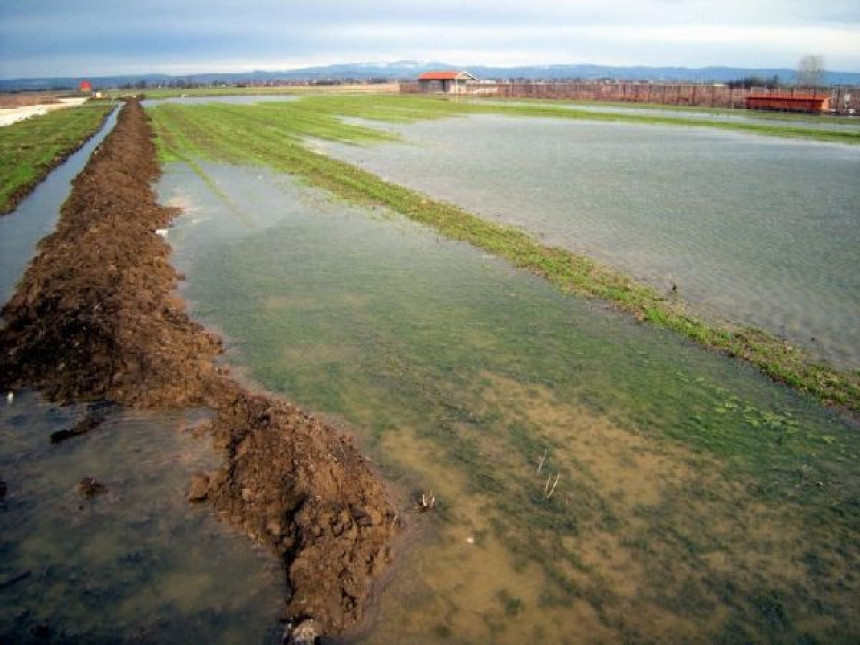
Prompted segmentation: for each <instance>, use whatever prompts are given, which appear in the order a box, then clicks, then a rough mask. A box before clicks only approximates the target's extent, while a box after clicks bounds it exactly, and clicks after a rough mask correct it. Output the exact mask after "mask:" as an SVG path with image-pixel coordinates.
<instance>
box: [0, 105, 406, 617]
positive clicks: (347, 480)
mask: <svg viewBox="0 0 860 645" xmlns="http://www.w3.org/2000/svg"><path fill="white" fill-rule="evenodd" d="M159 172H160V170H159V167H158V165H157V163H156V161H155V147H154V143H153V135H152V129H151V126H150V124H149V121H148V119H147V117H146V115H145V112H144V110H143V108H142V107H141V106H140V104H139V103H138V102H136V101H130V102H128V103H127V104H126V105H125V106H124V107H123V109H122V111H121V113H120V115H119V119H118V121H117V125H116V127H115V128H114V130H113V132H111V134H110V135H108V137H107V138H106V139H105V141H104V142H103V143H102V144H101V145H100V146H99V147H98V148H97V149H96V151H95V152H94V153H93V156H92V158H91V159H90V162H89V163H88V165H87V167H86V168H85V169H84V171H83V172H82V173H81V174H80V175H79V176H78V177H77V178H76V179H75V181H74V183H73V187H72V193H71V195H70V197H69V199H68V200H67V202H66V203H65V204H64V205H63V208H62V212H61V216H60V220H59V223H58V226H57V230H56V231H55V232H54V233H52V234H51V235H49V236H47V237H46V238H44V239H43V240H42V241H41V242H40V244H39V249H38V254H37V256H36V258H35V259H34V260H33V262H32V263H31V265H30V267H29V268H28V269H27V271H26V273H25V275H24V277H23V278H22V280H21V282H20V284H19V286H18V290H17V291H16V293H15V294H14V295H13V297H12V298H11V299H10V301H9V302H8V303H7V304H6V305H5V306H4V307H3V309H2V311H0V315H2V318H3V323H4V324H3V327H2V329H0V347H2V348H3V349H2V352H0V388H2V389H3V390H15V389H22V388H30V389H37V390H40V391H41V392H43V393H44V394H46V395H47V396H49V397H50V398H51V399H53V400H55V401H58V402H88V401H111V402H114V403H118V404H121V405H126V406H132V407H139V408H166V407H182V406H207V407H209V408H211V409H212V410H213V411H214V419H213V422H212V425H211V432H212V433H213V435H214V438H215V441H216V444H217V445H218V446H219V447H220V448H222V449H223V451H224V455H225V459H224V464H223V466H222V467H221V468H220V469H219V470H217V471H216V472H213V473H209V474H208V476H209V482H208V490H207V491H205V493H206V494H205V498H206V499H208V500H209V502H210V503H212V504H213V505H214V507H215V508H216V509H217V510H218V512H219V514H220V515H221V516H222V517H224V518H225V519H227V520H228V521H230V522H232V523H233V524H236V525H238V526H240V527H242V528H243V529H244V530H245V531H246V532H247V533H248V534H249V535H251V536H253V537H254V538H255V539H257V540H259V541H260V542H263V543H265V544H267V545H268V546H270V547H271V548H272V549H274V550H275V551H276V552H277V554H278V555H279V557H280V558H281V560H282V562H283V565H284V568H285V571H286V575H287V578H288V582H289V587H290V591H291V595H290V597H289V599H288V602H287V608H286V617H287V618H289V619H291V620H294V621H298V620H300V619H304V618H313V619H315V620H316V621H317V622H318V623H319V624H320V626H321V629H322V630H323V631H324V632H325V633H335V632H340V631H342V630H344V629H346V628H347V627H349V626H351V625H352V624H354V623H355V622H357V621H358V620H359V619H360V618H361V615H362V608H363V604H364V603H365V601H366V600H367V598H368V596H369V592H370V585H371V581H372V578H373V575H374V574H375V573H376V572H377V571H378V569H379V568H380V567H381V566H382V565H383V564H384V563H385V562H386V561H387V560H388V559H389V553H390V552H389V549H388V543H389V541H390V539H391V537H392V534H393V533H394V531H395V530H396V526H395V525H396V522H395V517H396V515H395V513H394V509H393V507H392V505H391V503H390V501H389V498H388V496H387V493H386V490H385V488H384V485H383V483H382V482H381V480H380V479H379V478H378V477H377V475H376V474H375V473H374V472H373V471H372V469H371V468H370V466H369V464H368V462H367V461H366V460H365V459H364V458H363V457H362V456H361V454H360V453H359V451H358V450H357V449H356V447H355V446H354V445H353V444H352V442H351V441H350V440H349V439H348V438H345V437H343V436H341V435H339V434H338V433H337V432H336V431H335V430H334V429H333V428H331V427H329V426H327V425H325V424H323V423H322V422H320V421H319V420H317V419H315V418H314V417H312V416H310V415H308V414H305V413H304V412H302V411H301V410H300V409H298V408H297V407H295V406H293V405H291V404H289V403H287V402H285V401H282V400H280V399H278V398H276V397H274V396H270V395H266V394H259V393H252V392H249V391H247V390H245V389H243V388H242V387H241V386H240V385H239V384H237V383H236V382H235V381H234V380H233V379H231V378H230V377H229V375H228V374H227V370H226V369H224V368H222V367H218V366H217V365H216V363H215V359H216V357H217V356H218V354H219V353H221V351H222V345H221V342H220V340H219V339H218V338H217V337H216V336H215V335H214V334H212V333H210V332H207V331H206V330H205V329H204V328H203V327H202V326H201V325H199V324H197V323H195V322H194V321H192V320H191V319H190V318H189V317H188V315H187V313H186V310H185V306H184V303H183V302H182V301H181V300H180V299H179V298H178V297H177V296H176V295H175V288H176V285H177V283H178V281H179V280H180V276H179V274H178V273H177V272H176V271H175V270H174V268H173V267H172V266H171V265H170V263H169V255H170V247H169V245H168V244H167V243H166V242H165V241H164V239H163V238H162V237H161V236H159V235H158V234H157V232H156V231H157V230H158V229H163V228H166V227H167V226H169V223H170V221H171V220H172V219H173V218H174V217H175V216H176V215H177V214H178V211H177V210H176V209H169V208H165V207H162V206H160V205H159V204H158V203H157V201H156V197H155V193H154V191H153V190H152V186H151V184H152V182H153V181H154V180H155V179H156V178H157V177H158V175H159ZM199 496H200V494H199V491H198V497H199Z"/></svg>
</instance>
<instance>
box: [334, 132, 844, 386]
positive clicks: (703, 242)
mask: <svg viewBox="0 0 860 645" xmlns="http://www.w3.org/2000/svg"><path fill="white" fill-rule="evenodd" d="M387 128H390V129H392V130H394V131H397V132H400V133H401V134H402V135H403V138H404V142H400V143H378V144H375V145H373V146H364V147H356V146H348V145H342V144H335V143H326V142H318V143H317V145H319V146H321V147H322V148H323V149H324V150H326V151H327V152H328V153H329V154H332V155H334V156H336V157H338V158H342V159H344V160H346V161H349V162H351V163H356V164H358V165H359V166H361V167H363V168H366V169H368V170H370V171H372V172H374V173H376V174H378V175H381V176H382V177H384V178H386V179H388V180H391V181H393V182H396V183H398V184H402V185H405V186H408V187H410V188H413V189H417V190H420V191H422V192H425V193H427V194H428V195H431V196H432V197H434V198H438V199H443V200H446V201H450V202H453V203H456V204H458V205H461V206H463V207H465V208H467V209H469V210H471V211H473V212H475V213H478V214H480V215H481V216H483V217H488V218H491V219H494V220H499V221H502V222H504V223H507V224H510V225H513V226H515V227H519V228H522V229H524V230H526V231H528V232H530V233H531V234H533V235H536V236H538V237H539V238H540V239H542V240H544V241H545V242H547V243H549V244H553V245H560V246H564V247H567V248H570V249H572V250H573V251H576V252H579V253H582V254H585V255H588V256H591V257H595V258H596V259H598V260H600V261H602V262H604V263H606V264H609V265H611V266H617V267H619V268H621V269H622V270H623V271H625V272H627V273H629V274H631V275H633V276H635V277H637V278H639V279H640V280H643V281H645V282H647V283H649V284H652V285H654V286H655V287H656V288H657V289H659V290H660V291H661V292H667V293H668V292H669V291H670V289H671V287H672V285H673V284H675V285H677V288H678V292H679V293H680V295H681V296H682V297H683V298H685V299H686V300H687V301H689V302H691V303H693V304H694V305H696V306H697V307H698V308H699V309H701V310H702V311H703V312H704V313H705V315H716V316H719V317H722V318H728V319H729V320H733V321H740V322H743V323H748V324H752V325H754V326H757V327H761V328H764V329H767V330H769V331H771V332H773V333H776V334H779V335H782V336H786V337H788V338H789V339H791V340H793V341H795V342H797V343H799V344H801V345H803V346H804V347H805V348H806V349H808V350H809V351H810V352H811V353H812V354H813V355H814V356H816V357H819V358H822V359H825V360H829V361H831V362H832V363H833V364H834V365H836V366H838V367H841V368H848V369H851V368H856V367H858V366H860V326H858V325H857V324H856V320H857V319H858V317H860V296H858V294H860V274H858V272H857V271H856V270H855V268H856V266H857V265H858V263H860V250H858V249H860V221H858V212H860V211H858V209H857V203H858V199H860V190H858V185H860V184H858V182H857V180H856V179H857V176H858V171H860V149H858V148H856V147H852V146H845V145H835V144H823V143H817V142H799V141H790V140H783V139H774V138H767V137H760V136H753V135H746V134H741V133H734V132H724V131H707V130H700V129H692V128H678V127H661V126H640V125H632V124H623V123H597V122H587V121H582V122H579V121H566V120H555V119H528V118H506V117H500V116H488V115H482V116H472V117H468V118H460V119H445V120H439V121H428V122H420V123H413V124H409V125H402V124H401V125H389V126H387Z"/></svg>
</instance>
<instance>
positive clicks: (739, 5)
mask: <svg viewBox="0 0 860 645" xmlns="http://www.w3.org/2000/svg"><path fill="white" fill-rule="evenodd" d="M805 54H817V55H821V56H823V57H824V59H825V65H826V67H827V68H828V69H830V70H836V71H849V72H860V0H639V1H635V0H629V1H623V0H475V1H467V0H432V1H425V0H315V1H307V0H302V1H300V0H244V1H240V0H235V1H229V2H228V1H226V0H0V78H18V77H31V76H99V75H107V74H126V73H143V72H166V73H171V74H186V73H193V72H201V71H250V70H253V69H266V70H287V69H294V68H297V67H305V66H310V65H322V64H329V63H340V62H364V61H395V60H401V59H417V60H433V61H444V62H448V63H451V64H454V65H459V66H466V65H469V64H472V65H475V64H478V65H498V66H514V65H535V64H552V63H594V64H603V65H651V66H664V65H671V66H684V67H704V66H709V65H726V66H738V67H785V68H794V67H796V65H797V61H798V59H799V58H800V57H801V56H803V55H805Z"/></svg>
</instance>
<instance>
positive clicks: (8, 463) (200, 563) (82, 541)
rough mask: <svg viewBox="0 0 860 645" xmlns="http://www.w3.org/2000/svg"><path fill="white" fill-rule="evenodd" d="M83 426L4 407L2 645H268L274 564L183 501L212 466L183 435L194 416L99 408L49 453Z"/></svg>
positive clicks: (277, 575)
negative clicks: (98, 419) (56, 436)
mask: <svg viewBox="0 0 860 645" xmlns="http://www.w3.org/2000/svg"><path fill="white" fill-rule="evenodd" d="M85 414H86V411H85V409H84V406H64V407H56V406H52V405H50V404H47V403H45V402H44V401H43V400H41V399H40V398H39V397H37V396H35V395H32V394H26V393H18V395H17V396H16V397H15V398H14V401H13V402H12V403H11V404H7V403H6V401H5V396H4V401H3V402H2V403H0V477H2V479H3V481H4V482H5V485H6V492H5V499H4V500H2V501H0V642H3V643H7V642H8V643H44V642H52V643H117V642H135V643H159V644H161V643H176V644H177V645H178V644H181V643H203V642H205V643H222V644H224V645H227V644H235V645H244V644H246V643H256V644H260V645H262V644H264V643H269V642H276V641H275V636H276V635H277V634H278V617H279V613H280V611H281V608H282V606H283V597H284V589H283V582H282V574H281V571H280V568H279V567H278V564H277V561H276V560H275V559H274V558H272V557H271V556H270V554H268V553H266V552H264V551H262V550H255V549H253V548H252V547H251V543H250V542H249V541H248V540H247V538H245V537H244V536H242V535H241V534H239V533H238V532H235V531H233V530H232V529H230V528H229V527H228V526H227V525H225V524H224V523H220V522H218V520H217V519H216V518H215V517H214V516H213V515H212V513H211V510H210V509H209V508H208V506H193V505H191V504H189V502H188V501H187V496H186V492H187V490H188V482H189V480H190V477H191V474H192V473H194V472H195V471H197V470H210V469H213V468H215V467H216V466H218V465H219V459H218V456H217V455H216V454H215V452H214V451H213V450H212V448H211V446H210V445H209V441H208V440H207V439H206V438H205V437H199V436H193V435H192V433H191V432H189V431H188V430H183V429H184V428H187V427H189V426H190V425H192V422H193V421H194V419H193V417H189V416H188V415H184V414H180V413H146V412H133V411H123V410H121V409H119V408H102V409H101V410H100V411H99V412H98V414H99V415H102V416H103V417H104V422H103V423H102V425H101V426H99V427H98V428H95V429H93V430H91V431H90V432H89V433H88V434H87V435H85V436H82V437H76V438H74V439H71V440H68V441H66V442H63V443H60V444H56V445H53V444H52V443H51V442H50V441H49V437H50V435H51V434H52V433H54V432H56V431H58V430H63V429H68V428H69V427H71V426H72V425H74V424H75V423H77V422H79V421H80V420H81V419H82V418H83V417H84V415H85ZM86 478H94V480H95V483H94V484H93V485H91V486H89V487H87V486H86V484H85V483H83V482H84V480H85V479H86Z"/></svg>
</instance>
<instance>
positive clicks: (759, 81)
mask: <svg viewBox="0 0 860 645" xmlns="http://www.w3.org/2000/svg"><path fill="white" fill-rule="evenodd" d="M726 85H727V86H728V87H731V88H733V89H744V90H748V89H750V88H752V87H766V88H767V89H769V90H775V89H777V88H779V87H781V84H780V80H779V75H778V74H774V75H773V76H771V77H769V78H762V77H761V76H744V77H743V78H739V79H737V80H734V81H729V82H727V83H726Z"/></svg>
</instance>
